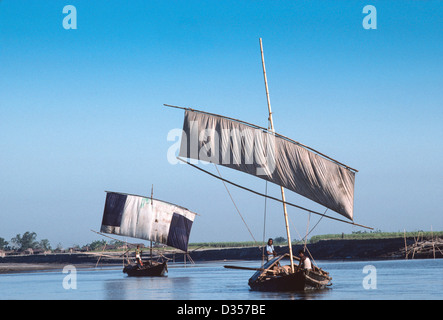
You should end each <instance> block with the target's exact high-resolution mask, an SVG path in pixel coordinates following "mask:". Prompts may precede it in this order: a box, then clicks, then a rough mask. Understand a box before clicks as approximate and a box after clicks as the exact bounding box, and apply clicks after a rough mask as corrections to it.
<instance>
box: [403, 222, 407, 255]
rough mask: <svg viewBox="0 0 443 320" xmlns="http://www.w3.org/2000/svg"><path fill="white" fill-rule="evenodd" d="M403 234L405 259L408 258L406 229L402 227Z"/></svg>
mask: <svg viewBox="0 0 443 320" xmlns="http://www.w3.org/2000/svg"><path fill="white" fill-rule="evenodd" d="M403 235H404V238H405V255H406V256H405V260H408V245H407V243H406V229H403Z"/></svg>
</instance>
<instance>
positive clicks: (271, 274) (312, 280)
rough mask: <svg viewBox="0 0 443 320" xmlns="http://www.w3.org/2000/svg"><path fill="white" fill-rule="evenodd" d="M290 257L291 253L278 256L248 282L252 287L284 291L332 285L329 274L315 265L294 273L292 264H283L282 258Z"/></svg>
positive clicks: (261, 289)
mask: <svg viewBox="0 0 443 320" xmlns="http://www.w3.org/2000/svg"><path fill="white" fill-rule="evenodd" d="M288 257H289V254H284V255H282V256H279V257H276V258H274V259H272V260H270V261H269V262H267V263H266V264H265V265H263V267H262V268H260V269H259V270H257V272H256V273H254V275H253V276H252V277H251V278H250V279H249V282H248V284H249V286H250V287H251V289H252V290H257V291H279V292H284V291H304V290H312V289H317V290H318V289H325V288H326V287H328V286H331V285H332V283H331V280H332V278H331V277H330V276H329V274H328V273H327V272H326V271H323V270H322V269H320V268H317V267H315V266H313V268H312V270H305V269H299V270H295V271H294V272H293V273H292V272H291V266H290V265H284V266H281V261H282V259H284V258H288ZM293 258H294V259H298V257H293Z"/></svg>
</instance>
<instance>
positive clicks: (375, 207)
mask: <svg viewBox="0 0 443 320" xmlns="http://www.w3.org/2000/svg"><path fill="white" fill-rule="evenodd" d="M368 4H370V5H374V6H375V7H376V8H377V29H376V30H366V29H364V28H363V27H362V20H363V18H364V17H365V14H363V13H362V9H363V7H364V6H366V5H368ZM65 5H74V6H75V7H76V9H77V29H76V30H65V29H64V28H63V24H62V22H63V19H64V17H65V16H66V14H63V12H62V10H63V7H64V6H65ZM442 16H443V3H442V2H440V1H402V2H393V1H370V2H369V1H238V0H237V1H215V0H212V1H196V0H195V1H169V0H161V1H160V0H159V1H109V0H108V1H86V0H82V1H75V0H72V1H61V0H57V1H32V0H27V1H20V0H14V1H13V0H2V1H0V75H1V76H0V152H1V153H0V201H1V204H2V206H1V209H0V217H1V223H0V237H3V238H5V239H6V240H10V239H11V238H12V237H13V236H15V235H16V234H23V233H24V232H26V231H35V232H36V233H37V235H38V237H39V238H40V239H41V238H47V239H49V240H50V242H51V244H52V245H53V246H56V245H57V244H58V243H61V244H62V245H64V246H69V245H72V244H85V243H87V242H90V241H92V240H94V239H97V236H96V235H95V234H93V233H92V232H90V229H94V230H98V229H99V228H100V222H101V218H102V213H103V206H104V199H105V193H104V191H105V190H112V191H121V192H127V193H135V194H146V195H148V194H150V190H151V185H152V184H154V195H155V196H156V197H157V198H159V199H163V200H166V201H170V202H174V203H177V204H180V205H183V206H185V207H187V208H189V209H191V210H193V211H195V212H198V213H199V214H200V216H199V217H197V219H196V221H195V223H194V226H193V231H192V234H191V242H200V241H231V240H232V241H240V240H251V237H250V235H249V233H248V232H247V229H246V228H245V226H244V225H243V223H242V221H241V218H240V217H239V216H238V214H237V212H236V211H235V208H234V206H233V204H232V202H231V201H230V199H229V197H228V195H227V193H226V190H225V189H224V186H223V184H222V183H221V182H220V181H214V179H212V178H210V177H208V176H206V175H204V174H202V173H200V172H197V171H196V170H195V169H193V168H190V167H188V166H182V165H171V164H169V163H168V161H167V158H166V155H167V151H168V149H169V148H170V147H171V145H172V144H173V142H172V141H167V139H166V137H167V134H168V132H169V131H170V130H171V129H174V128H181V125H182V122H183V113H182V112H181V111H178V110H173V109H166V108H163V107H162V105H163V104H164V103H167V104H174V105H179V106H189V107H194V108H197V109H203V110H206V111H209V112H214V113H220V114H224V115H227V116H231V117H234V118H240V119H242V120H245V121H248V122H252V123H256V124H258V125H263V126H266V125H267V105H266V96H265V91H264V84H263V75H262V69H261V60H260V49H259V38H260V37H261V38H263V44H264V53H265V59H266V67H267V73H268V82H269V91H270V97H271V103H272V108H273V112H274V122H275V128H276V130H277V131H278V132H280V133H282V134H284V135H286V136H289V137H291V138H293V139H295V140H297V141H300V142H302V143H304V144H307V145H309V146H311V147H313V148H315V149H317V150H320V151H322V152H323V153H326V154H328V155H330V156H331V157H334V158H336V159H338V160H339V161H341V162H344V163H346V164H348V165H350V166H352V167H354V168H357V169H358V170H359V173H358V174H357V176H356V187H355V200H354V204H355V208H354V217H355V221H356V222H358V223H362V224H365V225H369V226H372V227H374V228H376V229H381V230H382V231H403V229H406V230H408V231H416V230H422V229H423V230H430V228H431V226H432V228H433V230H443V219H442V209H441V207H440V201H441V199H442V196H443V187H442V184H441V181H442V180H443V179H442V178H443V169H442V168H441V164H440V163H441V158H442V156H443V148H442V146H443V142H442V141H443V126H442V123H443V108H442V107H443V106H442V102H443V90H442V89H443V84H442V74H443V61H442V59H441V57H442V56H443V40H442V39H443V25H442V19H441V17H442ZM221 170H222V174H223V176H224V177H226V178H229V179H232V180H235V181H236V182H241V183H243V184H245V185H246V186H252V187H254V189H256V190H258V191H264V188H265V183H264V182H262V181H257V179H253V178H252V177H248V176H246V175H244V174H241V173H236V172H231V171H229V170H228V169H224V168H222V169H221ZM230 191H231V193H232V194H233V196H234V198H235V200H236V202H237V205H238V207H239V209H240V211H241V212H242V214H243V216H244V218H245V220H246V221H247V223H248V226H249V227H250V228H251V230H252V232H253V234H254V237H255V238H256V239H257V240H258V241H261V239H262V234H263V212H264V200H263V199H261V198H258V197H257V196H254V195H251V194H248V193H246V192H245V191H241V190H236V189H234V187H230ZM278 192H279V190H278V187H276V186H271V185H270V186H269V193H270V194H271V195H275V196H278ZM288 199H289V200H291V201H293V202H297V203H300V204H302V205H306V206H309V207H311V208H312V209H317V210H321V208H318V207H317V206H316V205H312V204H311V203H310V202H309V201H308V200H305V199H302V198H301V197H299V196H297V195H295V194H291V193H289V195H288ZM281 211H282V210H281V206H280V204H278V203H277V204H276V203H271V202H269V201H268V207H267V217H268V220H267V222H266V228H267V229H266V237H276V236H284V235H285V231H284V226H283V217H282V212H281ZM289 213H290V220H291V228H292V233H293V235H294V236H293V237H294V238H297V237H298V235H297V231H298V232H299V233H300V234H302V233H304V232H305V229H306V223H307V215H306V214H305V213H303V212H297V211H296V210H293V209H290V212H289ZM332 215H334V214H333V213H332ZM336 216H338V215H336ZM316 221H317V218H316V217H311V220H310V225H311V226H312V225H314V224H315V222H316ZM294 227H295V228H296V229H297V231H295V228H294ZM359 230H362V229H360V228H356V227H351V226H348V225H346V224H341V223H338V222H334V221H326V220H323V221H322V222H321V223H320V224H319V226H318V227H317V228H316V229H315V231H314V232H313V234H322V233H339V232H352V231H359Z"/></svg>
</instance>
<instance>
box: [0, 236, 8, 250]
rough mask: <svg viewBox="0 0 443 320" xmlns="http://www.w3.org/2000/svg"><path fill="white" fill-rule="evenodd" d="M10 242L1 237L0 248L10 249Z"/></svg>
mask: <svg viewBox="0 0 443 320" xmlns="http://www.w3.org/2000/svg"><path fill="white" fill-rule="evenodd" d="M8 244H9V242H8V241H6V240H5V239H3V238H0V250H9V247H8Z"/></svg>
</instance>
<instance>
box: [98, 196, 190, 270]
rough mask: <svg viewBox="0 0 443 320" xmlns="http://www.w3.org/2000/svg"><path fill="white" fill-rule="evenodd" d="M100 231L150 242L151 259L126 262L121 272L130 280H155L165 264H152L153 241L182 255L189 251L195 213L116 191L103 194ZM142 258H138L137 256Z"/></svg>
mask: <svg viewBox="0 0 443 320" xmlns="http://www.w3.org/2000/svg"><path fill="white" fill-rule="evenodd" d="M106 193H107V194H106V202H105V209H104V213H103V220H102V225H101V229H100V231H101V232H103V233H108V234H115V235H119V236H125V237H132V238H137V239H144V240H149V241H151V248H150V252H151V254H150V260H148V261H143V266H141V265H139V264H138V263H129V264H128V265H126V266H125V267H124V269H123V272H124V273H126V274H127V275H128V276H130V277H158V276H163V275H165V273H166V272H167V270H168V268H167V262H166V261H161V262H159V261H154V260H153V255H152V242H157V243H162V244H165V245H167V246H169V247H173V248H176V249H179V250H181V251H183V252H187V250H188V242H189V235H190V233H191V227H192V224H193V221H194V218H195V215H196V213H194V212H191V211H189V210H188V209H186V208H183V207H180V206H178V205H175V204H172V203H169V202H165V201H161V200H158V199H154V198H153V197H152V192H151V197H150V198H149V197H143V196H138V195H131V194H126V193H119V192H109V191H106ZM140 258H141V255H140Z"/></svg>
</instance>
